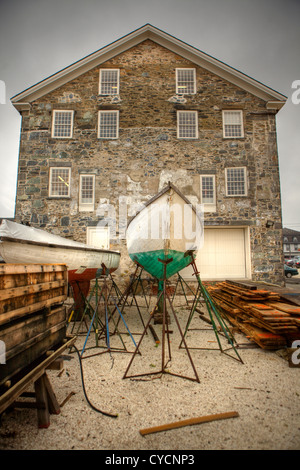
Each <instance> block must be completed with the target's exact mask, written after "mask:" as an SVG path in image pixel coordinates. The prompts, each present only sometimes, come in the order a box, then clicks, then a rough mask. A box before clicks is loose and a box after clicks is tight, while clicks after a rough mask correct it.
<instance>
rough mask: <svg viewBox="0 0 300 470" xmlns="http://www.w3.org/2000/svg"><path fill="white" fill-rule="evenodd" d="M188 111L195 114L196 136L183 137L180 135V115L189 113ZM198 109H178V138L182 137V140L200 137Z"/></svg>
mask: <svg viewBox="0 0 300 470" xmlns="http://www.w3.org/2000/svg"><path fill="white" fill-rule="evenodd" d="M187 113H190V114H194V116H195V136H194V137H181V136H180V127H179V115H180V114H187ZM198 134H199V132H198V111H194V110H191V111H189V110H185V111H182V110H180V111H177V139H180V140H195V139H198Z"/></svg>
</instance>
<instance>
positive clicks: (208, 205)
mask: <svg viewBox="0 0 300 470" xmlns="http://www.w3.org/2000/svg"><path fill="white" fill-rule="evenodd" d="M203 178H212V184H213V201H212V202H205V201H204V200H203V193H202V190H203ZM200 201H201V204H203V206H204V212H215V211H216V176H215V175H208V174H207V175H200Z"/></svg>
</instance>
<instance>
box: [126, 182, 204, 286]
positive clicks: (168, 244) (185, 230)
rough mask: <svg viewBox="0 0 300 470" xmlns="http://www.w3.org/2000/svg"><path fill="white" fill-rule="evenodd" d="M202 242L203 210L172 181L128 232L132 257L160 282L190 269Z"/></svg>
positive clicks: (134, 218) (128, 243)
mask: <svg viewBox="0 0 300 470" xmlns="http://www.w3.org/2000/svg"><path fill="white" fill-rule="evenodd" d="M202 241H203V220H202V213H201V211H200V210H198V211H197V210H196V208H195V207H194V206H193V205H192V204H191V203H190V201H189V200H188V199H187V198H186V197H185V196H184V195H183V194H182V193H181V192H180V191H179V190H178V189H177V188H176V186H174V184H172V183H171V182H169V183H168V185H167V186H166V187H165V188H164V189H163V190H162V191H160V192H159V193H158V194H157V195H156V196H154V197H153V198H151V199H150V200H149V201H147V202H146V203H145V205H144V206H143V207H142V208H141V210H140V211H139V212H138V213H137V214H136V215H135V216H134V217H133V218H132V219H131V220H130V221H129V223H128V226H127V232H126V242H127V250H128V254H129V256H130V258H131V259H132V261H134V262H135V263H137V264H139V265H140V266H142V267H143V268H144V269H145V271H147V272H148V273H149V274H151V275H152V276H153V277H155V278H156V279H157V280H158V281H163V280H164V278H166V279H168V278H170V277H171V276H173V275H174V274H176V273H178V272H179V271H181V270H182V269H184V268H186V267H187V266H188V265H189V264H190V263H191V257H193V259H195V257H196V254H197V251H198V249H200V248H201V246H202ZM162 261H163V262H162Z"/></svg>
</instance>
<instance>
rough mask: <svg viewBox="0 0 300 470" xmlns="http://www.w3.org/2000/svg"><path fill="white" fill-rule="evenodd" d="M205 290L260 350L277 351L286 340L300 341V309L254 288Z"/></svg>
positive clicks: (232, 284) (235, 286) (224, 285)
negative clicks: (290, 338)
mask: <svg viewBox="0 0 300 470" xmlns="http://www.w3.org/2000/svg"><path fill="white" fill-rule="evenodd" d="M206 288H207V290H208V292H209V293H210V295H211V297H212V298H213V300H214V302H215V303H216V305H217V306H218V307H219V309H220V310H221V312H222V311H223V313H224V314H225V315H226V316H227V318H228V320H229V321H230V322H231V323H232V324H233V325H235V326H237V327H238V328H239V329H240V330H241V331H242V332H243V333H245V334H246V335H247V336H248V337H249V338H250V339H252V340H253V341H255V342H256V343H257V344H258V345H259V346H260V347H262V348H264V349H279V348H282V347H284V346H286V344H287V340H288V338H289V337H293V338H295V337H298V338H299V339H300V307H299V306H297V305H294V304H292V303H287V302H282V301H281V297H280V295H279V294H277V293H275V292H271V291H268V290H263V289H258V288H257V287H256V286H254V285H250V284H249V285H247V284H245V283H238V282H233V281H224V282H220V283H217V284H215V285H211V284H207V285H206Z"/></svg>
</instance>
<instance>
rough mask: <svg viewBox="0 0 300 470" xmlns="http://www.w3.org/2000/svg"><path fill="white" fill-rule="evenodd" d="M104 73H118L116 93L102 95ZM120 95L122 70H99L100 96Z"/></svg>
mask: <svg viewBox="0 0 300 470" xmlns="http://www.w3.org/2000/svg"><path fill="white" fill-rule="evenodd" d="M103 72H117V89H116V92H115V93H101V83H102V73H103ZM119 93H120V69H100V70H99V95H101V96H110V95H113V96H115V95H118V94H119Z"/></svg>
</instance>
